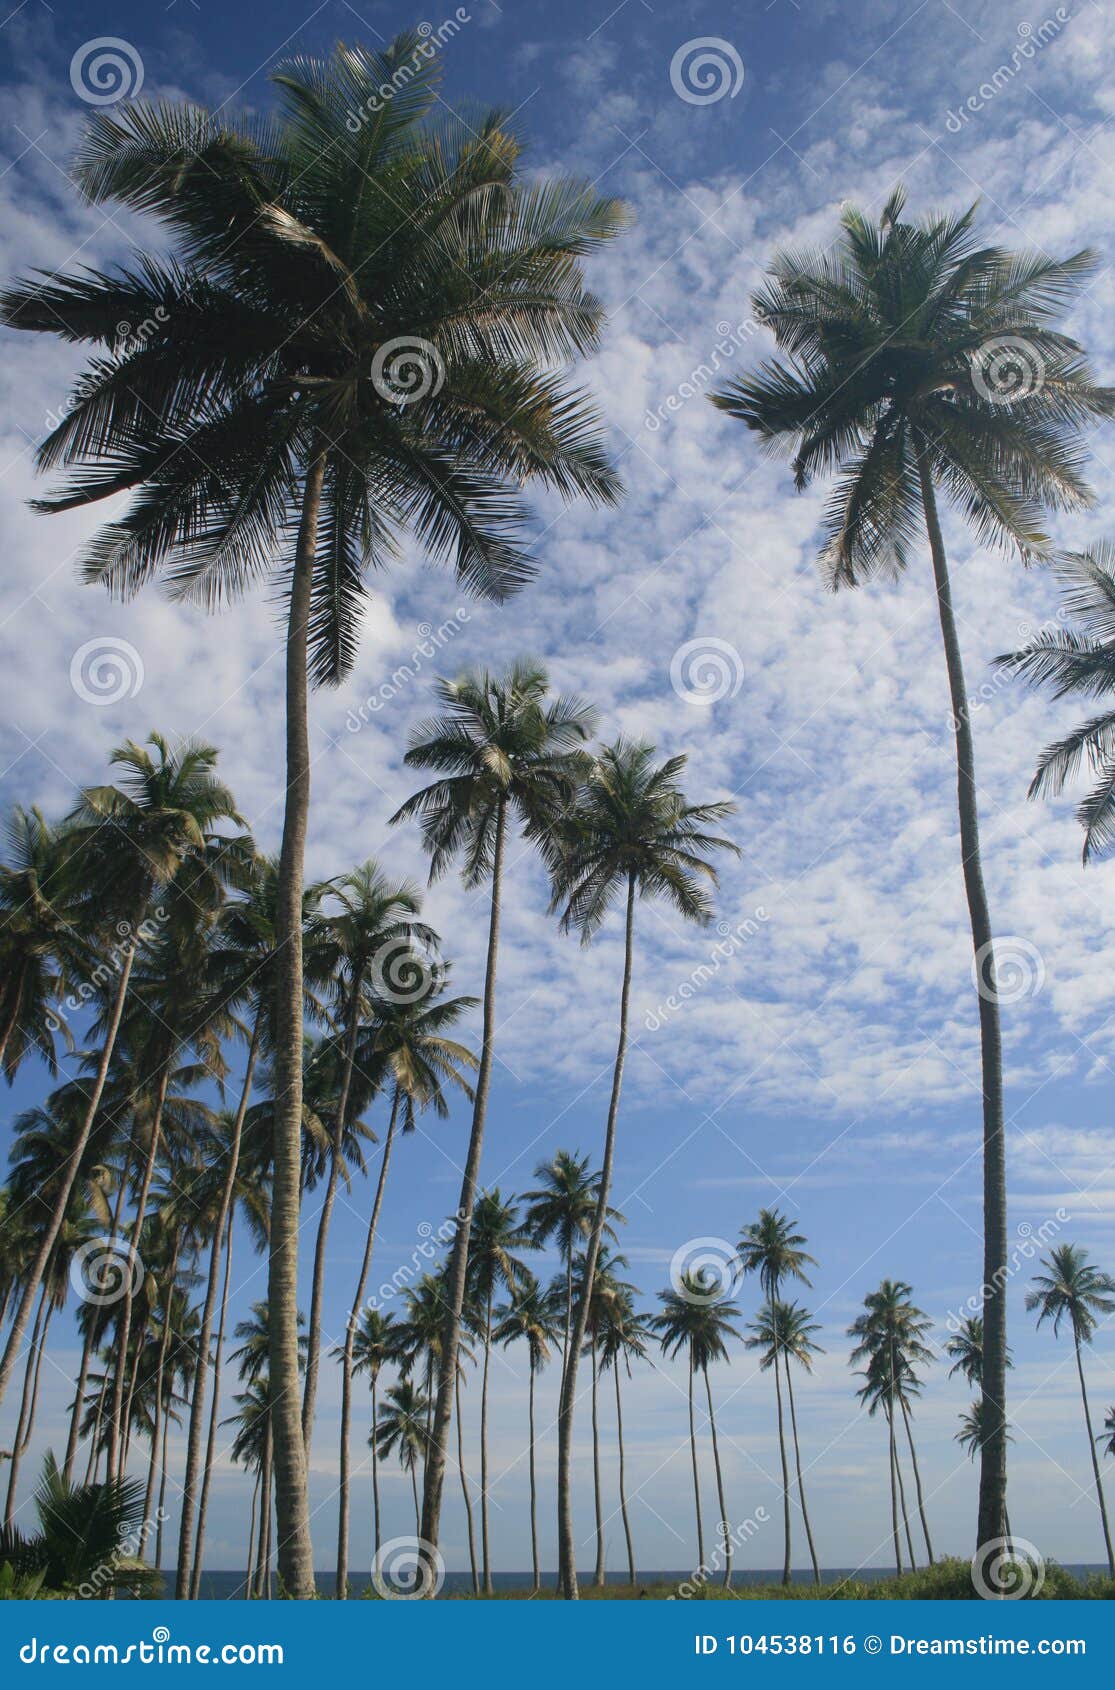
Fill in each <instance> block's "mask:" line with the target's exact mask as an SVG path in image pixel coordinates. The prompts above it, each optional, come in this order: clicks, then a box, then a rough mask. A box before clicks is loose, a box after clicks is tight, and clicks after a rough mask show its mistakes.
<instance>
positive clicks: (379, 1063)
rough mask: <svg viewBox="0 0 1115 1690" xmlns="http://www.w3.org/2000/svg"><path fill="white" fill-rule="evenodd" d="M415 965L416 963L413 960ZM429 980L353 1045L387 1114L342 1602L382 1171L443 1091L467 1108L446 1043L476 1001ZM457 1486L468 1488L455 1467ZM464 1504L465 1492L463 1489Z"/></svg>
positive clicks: (342, 1565)
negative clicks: (458, 1096)
mask: <svg viewBox="0 0 1115 1690" xmlns="http://www.w3.org/2000/svg"><path fill="white" fill-rule="evenodd" d="M415 960H417V958H416V959H415ZM445 978H446V976H445V974H444V973H443V974H442V977H441V979H440V980H437V981H435V980H430V981H429V982H428V986H429V989H428V990H427V991H426V992H424V993H422V994H420V995H419V996H418V997H416V998H413V999H412V995H411V993H412V990H413V986H412V987H411V988H409V989H408V990H407V991H406V992H404V993H403V994H402V997H401V999H400V1001H394V1000H392V999H390V998H387V997H380V998H379V999H377V1001H376V1004H375V1013H374V1017H373V1019H372V1021H371V1022H370V1023H369V1024H368V1025H367V1027H366V1028H365V1031H364V1035H363V1042H362V1044H361V1045H360V1047H359V1049H358V1052H357V1057H356V1065H357V1067H358V1068H359V1070H360V1072H361V1074H362V1075H368V1076H373V1077H376V1078H377V1079H378V1083H379V1085H380V1087H381V1089H382V1090H383V1091H384V1093H385V1094H389V1095H390V1098H391V1115H390V1120H389V1122H388V1127H387V1133H386V1136H385V1138H384V1141H383V1154H382V1155H381V1157H380V1164H379V1177H378V1179H377V1181H376V1193H375V1197H374V1199H373V1201H372V1209H371V1214H370V1215H369V1217H368V1230H367V1233H366V1234H365V1238H364V1254H363V1256H362V1257H361V1261H360V1272H359V1274H358V1276H357V1281H356V1289H355V1293H354V1295H353V1299H352V1308H351V1311H350V1313H349V1317H348V1322H347V1324H346V1327H345V1343H344V1350H343V1352H342V1357H341V1432H340V1477H339V1486H338V1489H339V1506H338V1523H337V1595H338V1597H341V1598H343V1597H344V1595H345V1594H346V1592H347V1585H348V1519H349V1429H350V1425H351V1420H352V1371H353V1346H354V1344H355V1342H356V1331H357V1328H358V1325H359V1321H360V1311H361V1307H362V1304H363V1301H364V1290H365V1287H366V1286H367V1283H368V1274H369V1272H370V1270H371V1265H372V1251H373V1249H374V1247H375V1240H376V1229H377V1227H378V1225H379V1216H380V1210H381V1209H382V1207H383V1194H384V1191H385V1189H386V1186H387V1171H388V1168H389V1167H390V1165H391V1150H392V1147H393V1145H394V1142H395V1135H396V1131H397V1130H398V1129H399V1128H400V1127H401V1130H402V1132H403V1133H404V1134H407V1133H412V1132H413V1131H414V1129H415V1126H416V1124H417V1121H418V1117H419V1115H420V1114H421V1113H422V1111H423V1110H425V1109H432V1110H433V1112H434V1114H435V1115H437V1117H438V1118H439V1119H440V1120H444V1119H446V1117H447V1116H448V1114H449V1100H448V1098H447V1096H446V1089H447V1087H448V1086H456V1087H458V1088H459V1090H461V1091H462V1092H464V1094H465V1096H466V1097H467V1098H468V1099H469V1101H470V1102H471V1100H472V1088H471V1086H470V1085H469V1082H468V1080H467V1079H466V1077H465V1076H466V1072H467V1070H468V1069H470V1068H475V1067H476V1058H475V1056H474V1055H473V1054H472V1052H471V1051H470V1050H469V1049H468V1048H467V1047H466V1046H465V1045H462V1044H460V1043H459V1042H458V1041H457V1040H456V1039H453V1038H451V1037H449V1034H450V1033H451V1032H452V1030H453V1028H454V1027H455V1026H456V1024H457V1022H458V1021H459V1020H460V1019H461V1017H462V1016H463V1015H465V1014H466V1013H467V1012H468V1011H469V1010H470V1009H471V1008H472V1007H473V1006H474V1005H475V1002H476V999H475V998H466V997H458V998H446V997H442V996H441V995H440V993H441V989H442V987H443V985H444V983H445ZM461 1482H462V1484H465V1485H466V1487H467V1481H466V1480H465V1478H464V1469H463V1467H462V1472H461ZM466 1499H467V1488H466Z"/></svg>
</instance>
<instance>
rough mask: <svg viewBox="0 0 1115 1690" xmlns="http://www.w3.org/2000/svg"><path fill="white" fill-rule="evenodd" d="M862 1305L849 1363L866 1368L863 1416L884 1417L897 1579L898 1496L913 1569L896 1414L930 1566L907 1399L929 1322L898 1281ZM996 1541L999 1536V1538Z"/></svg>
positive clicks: (852, 1330) (924, 1352)
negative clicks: (910, 1465) (907, 1452)
mask: <svg viewBox="0 0 1115 1690" xmlns="http://www.w3.org/2000/svg"><path fill="white" fill-rule="evenodd" d="M863 1301H864V1312H863V1313H862V1314H860V1315H857V1317H856V1319H855V1320H854V1321H853V1322H852V1324H851V1326H850V1327H849V1328H848V1336H849V1337H850V1338H855V1339H856V1340H857V1342H856V1346H855V1348H854V1349H853V1351H852V1361H853V1362H864V1363H865V1364H866V1365H865V1366H864V1367H863V1368H862V1369H861V1370H860V1372H861V1376H862V1377H863V1378H864V1380H865V1383H864V1385H863V1388H862V1389H861V1390H860V1392H859V1396H860V1399H861V1401H863V1402H864V1403H865V1404H866V1405H867V1409H868V1413H869V1414H872V1415H874V1414H875V1413H876V1412H877V1410H878V1409H879V1408H882V1409H883V1410H884V1412H885V1414H886V1420H887V1430H888V1437H889V1456H890V1484H891V1524H892V1531H893V1538H894V1551H895V1563H896V1567H897V1570H898V1572H899V1574H901V1572H902V1549H901V1545H900V1543H899V1537H898V1519H899V1496H900V1494H901V1496H902V1520H903V1524H904V1525H905V1528H906V1534H907V1547H908V1549H909V1552H910V1562H911V1565H912V1566H913V1565H914V1564H915V1557H914V1548H913V1541H912V1538H911V1537H910V1525H909V1519H908V1516H907V1513H906V1505H905V1493H904V1490H903V1484H902V1464H901V1461H900V1459H899V1455H898V1447H897V1443H896V1431H895V1428H896V1423H897V1415H898V1413H899V1411H901V1414H902V1417H903V1420H904V1423H905V1427H906V1434H907V1438H908V1441H909V1446H910V1457H911V1461H912V1462H913V1469H914V1478H915V1483H916V1485H917V1494H918V1506H919V1509H920V1512H921V1523H922V1531H923V1532H924V1534H925V1547H926V1552H927V1554H928V1557H929V1562H930V1565H932V1563H933V1548H932V1544H931V1542H930V1538H929V1526H928V1523H927V1520H926V1516H925V1504H924V1500H923V1497H922V1486H921V1475H920V1473H919V1470H918V1465H917V1454H916V1452H915V1449H914V1439H913V1432H912V1429H911V1426H910V1415H909V1401H910V1398H911V1397H912V1396H914V1395H916V1393H917V1391H918V1390H920V1388H921V1387H920V1382H919V1381H918V1379H917V1376H916V1374H915V1373H914V1368H915V1367H916V1366H918V1365H919V1364H921V1363H923V1362H925V1361H927V1360H929V1355H930V1352H929V1350H928V1349H927V1347H926V1345H925V1344H924V1343H923V1341H922V1340H923V1339H924V1337H925V1334H926V1333H927V1332H928V1330H929V1326H930V1322H929V1320H928V1319H927V1318H926V1316H925V1315H924V1314H923V1313H922V1311H921V1310H920V1309H919V1308H916V1307H915V1306H914V1303H913V1301H912V1290H911V1287H910V1286H909V1285H907V1284H906V1283H905V1281H904V1280H901V1279H897V1280H896V1279H884V1280H883V1281H882V1283H881V1284H880V1286H879V1289H878V1290H877V1291H870V1292H869V1293H868V1294H867V1296H866V1297H865V1298H864V1300H863ZM989 1413H990V1411H989ZM1000 1535H1002V1534H1001V1533H1000Z"/></svg>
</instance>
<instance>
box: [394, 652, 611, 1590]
mask: <svg viewBox="0 0 1115 1690" xmlns="http://www.w3.org/2000/svg"><path fill="white" fill-rule="evenodd" d="M436 690H437V697H438V700H439V702H440V703H441V705H442V706H443V707H444V713H443V714H442V715H441V716H439V717H436V718H435V719H433V720H432V721H428V722H422V723H419V725H418V727H417V728H416V729H415V730H414V734H413V737H412V739H411V744H410V749H409V750H408V751H407V754H406V762H407V764H408V766H409V767H411V768H420V769H433V770H435V771H436V772H437V774H438V776H439V778H438V779H437V780H436V781H434V782H433V783H432V784H431V785H430V786H427V787H423V789H422V790H421V791H420V792H416V793H415V794H414V795H413V797H411V798H409V799H408V800H407V802H406V803H405V804H404V805H403V806H402V808H401V809H400V810H398V811H397V812H396V814H395V816H394V817H393V818H392V820H394V821H400V820H402V819H404V818H405V817H409V816H416V817H418V818H419V819H420V821H421V826H422V836H423V842H424V844H425V846H426V849H427V851H428V852H429V855H430V879H431V880H435V879H437V878H438V876H440V875H441V874H444V873H445V871H446V869H447V868H448V867H449V865H450V863H451V862H452V861H453V860H454V858H456V857H458V856H459V857H461V859H462V878H463V880H464V883H465V885H466V886H469V887H473V886H480V885H483V884H484V883H485V882H486V881H490V883H491V896H490V914H489V921H488V949H487V960H486V964H485V971H484V1009H483V1033H482V1045H481V1054H480V1066H479V1068H478V1070H477V1075H476V1097H475V1101H474V1104H473V1112H472V1129H471V1132H470V1134H469V1142H468V1150H467V1152H466V1155H465V1166H464V1173H463V1175H462V1179H461V1194H460V1199H459V1201H458V1204H457V1215H456V1226H455V1229H454V1233H453V1242H452V1245H451V1247H450V1252H449V1267H448V1285H447V1292H448V1296H447V1303H448V1306H447V1309H446V1337H445V1344H444V1348H443V1355H442V1365H441V1373H440V1375H439V1378H438V1388H437V1404H436V1408H435V1411H434V1428H433V1441H432V1446H431V1449H430V1459H429V1461H428V1463H427V1466H426V1483H425V1488H424V1494H423V1499H422V1531H421V1537H422V1539H423V1542H424V1543H426V1544H427V1545H429V1550H428V1553H429V1554H430V1555H432V1554H433V1553H434V1551H436V1549H437V1540H438V1527H439V1521H440V1517H441V1498H442V1491H443V1489H444V1485H445V1462H446V1456H447V1453H448V1448H449V1422H450V1420H451V1419H452V1415H453V1401H454V1396H455V1393H456V1383H457V1345H458V1343H459V1340H460V1330H461V1318H462V1311H463V1309H464V1305H465V1297H466V1294H467V1281H468V1254H469V1236H470V1233H471V1230H472V1221H473V1209H474V1207H475V1205H476V1194H477V1190H478V1188H479V1180H480V1156H481V1152H482V1150H483V1146H484V1122H485V1119H486V1117H487V1110H488V1092H489V1089H490V1087H491V1078H492V1061H493V1057H494V1052H495V1027H496V1023H495V1012H496V967H497V962H498V957H499V928H500V917H501V913H502V899H503V870H504V858H505V854H506V849H507V836H508V832H509V830H510V829H512V828H514V827H516V826H518V827H519V828H521V829H523V830H525V831H526V833H527V835H528V837H531V838H533V839H537V838H539V836H540V835H541V833H542V832H544V830H545V829H546V828H547V827H548V826H549V825H550V824H551V820H552V817H553V816H554V815H555V814H556V813H557V812H559V811H560V810H561V809H562V808H563V807H564V806H566V805H568V804H569V802H570V800H571V798H572V796H573V793H574V790H575V788H576V783H577V781H578V779H579V778H580V775H581V773H582V772H583V768H584V763H585V753H584V750H583V746H584V742H585V740H586V739H587V738H588V736H589V734H590V732H591V731H592V722H593V717H592V712H591V711H590V710H589V709H588V707H587V706H586V705H585V704H583V703H582V702H581V701H580V700H579V699H575V698H563V697H556V698H555V697H551V696H550V690H549V677H548V676H547V674H546V671H545V669H543V668H541V667H540V666H539V665H538V664H533V663H527V662H523V661H520V662H517V663H514V664H513V665H512V666H511V668H510V669H508V670H507V671H506V673H504V674H503V675H498V676H497V675H493V674H490V673H489V672H488V671H487V670H474V671H471V672H469V673H467V674H465V675H462V676H461V677H460V678H459V679H458V680H456V681H446V680H444V679H442V680H439V681H438V683H437V689H436ZM430 1583H431V1585H432V1577H431V1580H430Z"/></svg>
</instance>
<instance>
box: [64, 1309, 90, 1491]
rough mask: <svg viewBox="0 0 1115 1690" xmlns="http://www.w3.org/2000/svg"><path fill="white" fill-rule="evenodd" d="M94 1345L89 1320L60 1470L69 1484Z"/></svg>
mask: <svg viewBox="0 0 1115 1690" xmlns="http://www.w3.org/2000/svg"><path fill="white" fill-rule="evenodd" d="M95 1345H96V1325H95V1322H94V1321H92V1320H90V1322H89V1324H88V1326H87V1327H86V1329H85V1341H84V1343H83V1344H82V1346H81V1365H80V1366H79V1368H78V1370H77V1390H76V1391H75V1393H74V1411H73V1413H72V1414H71V1415H70V1435H69V1438H68V1439H67V1441H66V1460H65V1465H64V1466H63V1468H62V1477H63V1479H65V1481H66V1483H67V1484H69V1483H70V1481H71V1479H72V1478H73V1471H74V1462H75V1461H76V1460H77V1446H78V1440H79V1438H80V1436H81V1411H82V1408H83V1407H84V1403H85V1387H86V1385H87V1384H88V1382H89V1363H90V1362H91V1361H92V1359H93V1350H94V1347H95Z"/></svg>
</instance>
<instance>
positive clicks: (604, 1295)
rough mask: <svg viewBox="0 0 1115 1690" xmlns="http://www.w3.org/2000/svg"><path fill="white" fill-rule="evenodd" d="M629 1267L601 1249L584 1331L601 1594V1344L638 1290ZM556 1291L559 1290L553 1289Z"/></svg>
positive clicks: (577, 1269) (582, 1259)
mask: <svg viewBox="0 0 1115 1690" xmlns="http://www.w3.org/2000/svg"><path fill="white" fill-rule="evenodd" d="M626 1266H627V1258H626V1257H625V1256H620V1255H617V1254H615V1253H614V1252H613V1251H611V1250H609V1249H608V1246H607V1245H606V1244H605V1245H602V1246H601V1248H600V1250H599V1252H598V1253H597V1257H596V1271H595V1273H594V1274H593V1279H592V1291H591V1293H590V1296H589V1307H588V1323H587V1326H586V1328H585V1330H586V1340H585V1354H586V1355H587V1356H588V1358H589V1361H590V1363H591V1366H592V1390H591V1399H590V1400H591V1415H592V1488H593V1500H594V1503H595V1505H596V1566H595V1569H594V1571H593V1577H592V1582H593V1585H594V1586H595V1587H596V1588H597V1589H598V1590H602V1589H603V1588H604V1585H605V1583H606V1582H607V1577H606V1570H605V1551H604V1491H603V1485H602V1482H601V1476H600V1390H599V1386H600V1340H601V1337H602V1334H603V1332H604V1330H605V1327H606V1325H607V1322H608V1318H609V1310H610V1308H611V1306H612V1305H613V1303H615V1301H616V1300H617V1299H618V1298H620V1297H632V1296H633V1295H634V1291H635V1287H634V1286H633V1285H629V1284H627V1282H626V1281H625V1280H622V1279H620V1278H619V1277H618V1274H617V1269H619V1268H622V1267H626ZM586 1271H587V1257H586V1255H585V1253H584V1252H583V1251H581V1252H580V1253H579V1254H578V1255H577V1256H576V1257H575V1258H574V1262H573V1296H574V1300H575V1301H576V1300H579V1298H580V1295H581V1292H582V1290H583V1289H584V1284H585V1274H586ZM554 1289H556V1286H555V1287H554Z"/></svg>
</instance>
